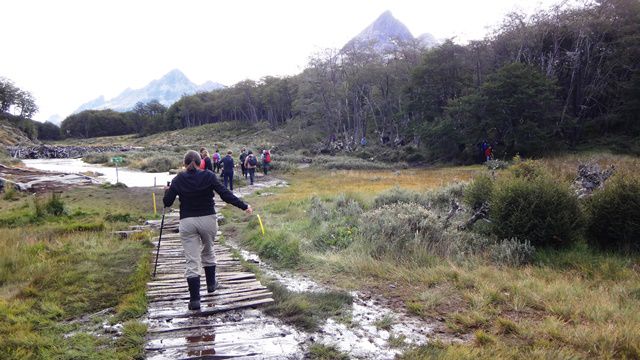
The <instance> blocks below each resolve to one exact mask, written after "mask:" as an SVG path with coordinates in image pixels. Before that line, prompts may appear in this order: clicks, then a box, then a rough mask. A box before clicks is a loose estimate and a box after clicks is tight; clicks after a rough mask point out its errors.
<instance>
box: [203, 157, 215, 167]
mask: <svg viewBox="0 0 640 360" xmlns="http://www.w3.org/2000/svg"><path fill="white" fill-rule="evenodd" d="M204 169H205V170H211V171H213V162H211V158H210V157H208V156H207V157H206V158H204Z"/></svg>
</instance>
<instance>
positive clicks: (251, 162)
mask: <svg viewBox="0 0 640 360" xmlns="http://www.w3.org/2000/svg"><path fill="white" fill-rule="evenodd" d="M257 166H258V159H256V156H255V155H253V151H251V150H249V153H248V154H247V158H246V159H245V160H244V168H245V170H246V171H247V173H248V174H249V181H250V182H251V184H250V185H253V178H254V176H255V175H256V167H257Z"/></svg>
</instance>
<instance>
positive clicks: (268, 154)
mask: <svg viewBox="0 0 640 360" xmlns="http://www.w3.org/2000/svg"><path fill="white" fill-rule="evenodd" d="M264 162H266V163H267V164H268V163H270V162H271V152H270V151H269V150H267V151H266V152H265V154H264Z"/></svg>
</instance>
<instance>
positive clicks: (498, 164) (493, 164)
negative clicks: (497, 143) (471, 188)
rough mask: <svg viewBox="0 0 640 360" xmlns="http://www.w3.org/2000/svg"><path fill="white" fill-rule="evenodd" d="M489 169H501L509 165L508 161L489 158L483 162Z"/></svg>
mask: <svg viewBox="0 0 640 360" xmlns="http://www.w3.org/2000/svg"><path fill="white" fill-rule="evenodd" d="M484 164H485V166H486V167H487V169H489V170H503V169H507V168H508V167H509V165H510V164H509V162H508V161H504V160H497V159H495V160H489V161H487V162H485V163H484Z"/></svg>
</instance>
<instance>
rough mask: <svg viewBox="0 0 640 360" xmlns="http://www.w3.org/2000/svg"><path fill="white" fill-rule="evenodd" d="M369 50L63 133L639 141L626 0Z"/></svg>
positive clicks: (637, 26) (459, 155)
mask: <svg viewBox="0 0 640 360" xmlns="http://www.w3.org/2000/svg"><path fill="white" fill-rule="evenodd" d="M374 45H375V44H368V46H367V44H364V46H352V47H348V48H345V49H342V50H340V51H337V50H328V51H325V52H322V53H319V54H315V55H314V56H313V57H312V58H311V60H310V61H309V64H308V66H307V67H306V68H305V69H304V70H303V71H302V73H300V74H298V75H295V76H290V77H271V76H269V77H265V78H263V79H261V80H260V81H252V80H245V81H242V82H239V83H237V84H235V85H233V86H231V87H228V88H225V89H221V90H216V91H213V92H208V93H198V94H195V95H191V96H184V97H182V98H181V99H180V100H179V101H178V102H176V103H174V104H173V105H171V106H170V107H169V108H168V109H166V110H164V111H160V109H158V110H159V111H154V112H150V113H146V112H144V111H140V109H138V110H135V109H134V111H132V112H129V113H123V114H119V115H118V113H113V112H107V111H105V112H103V114H102V115H100V116H98V115H97V114H98V113H96V112H83V113H80V114H76V115H72V116H71V117H69V118H67V119H66V120H65V122H63V125H62V127H63V134H65V135H66V136H99V135H97V134H106V133H110V134H113V133H114V132H119V133H127V132H129V133H131V132H137V133H140V134H147V133H152V132H158V131H165V130H174V129H180V128H186V127H193V126H199V125H202V124H207V123H214V122H220V121H227V120H234V121H239V122H241V123H248V124H251V123H256V122H259V121H267V122H269V124H270V125H271V126H272V128H274V129H277V128H279V127H282V126H283V125H284V124H285V123H287V122H289V121H291V120H292V119H303V120H304V121H305V122H306V123H308V124H313V125H315V126H316V128H319V129H321V133H322V136H323V137H324V138H326V139H329V138H332V139H333V138H336V139H340V140H342V141H344V142H347V143H351V144H352V145H353V146H354V147H355V146H357V145H358V144H359V143H360V140H361V138H363V137H366V138H368V139H369V143H371V142H372V140H373V141H378V140H380V141H382V139H391V142H393V143H395V144H399V145H402V144H409V145H413V146H416V147H419V148H421V149H423V150H425V153H426V154H428V157H429V159H430V160H440V161H462V162H468V161H473V160H474V159H475V157H476V156H477V154H478V147H477V144H479V143H480V142H482V141H483V140H486V141H488V142H489V143H491V144H492V145H493V147H494V152H495V154H497V155H499V156H505V157H508V156H512V155H515V154H518V153H519V154H521V155H525V156H535V155H539V154H543V153H545V152H548V151H553V150H557V149H566V148H571V147H575V146H579V145H581V144H585V143H586V144H588V143H590V142H593V141H599V139H600V140H601V139H603V137H608V138H611V139H615V140H616V141H625V139H629V138H631V139H632V138H633V136H637V135H638V134H639V133H640V123H639V122H638V121H637V114H638V111H639V110H640V63H639V62H638V61H637V59H638V58H639V57H638V56H639V55H640V3H639V2H638V1H636V0H598V1H594V2H591V3H588V4H587V5H585V6H583V7H580V8H570V7H561V6H557V7H554V8H551V9H549V10H546V11H541V12H538V13H536V14H534V15H532V16H530V17H525V16H523V15H521V14H517V13H514V14H510V15H509V16H507V17H506V18H505V19H504V21H503V23H502V25H501V26H499V27H498V28H497V29H496V30H495V31H494V32H493V33H492V34H490V35H489V36H488V37H487V38H485V39H483V40H478V41H471V42H470V43H468V44H466V45H459V44H456V43H454V42H453V41H451V40H448V41H445V42H444V43H443V44H441V45H440V46H438V47H435V48H431V49H425V48H423V47H421V45H420V44H419V43H417V42H398V43H397V44H396V46H395V47H390V48H386V49H385V50H384V51H380V50H379V49H377V50H376V47H375V46H374ZM144 105H145V104H142V105H141V106H142V107H144ZM134 114H135V115H134ZM119 117H121V119H120V120H118V118H119ZM107 118H108V119H109V120H106V119H107ZM81 119H92V120H90V121H88V122H86V121H81ZM106 122H110V123H109V125H104V124H105V123H106ZM101 124H102V125H101ZM93 127H95V128H96V129H94V130H92V128H93Z"/></svg>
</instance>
